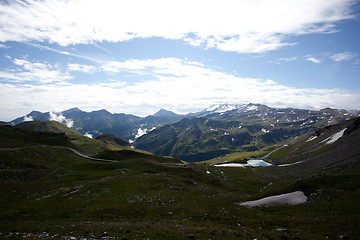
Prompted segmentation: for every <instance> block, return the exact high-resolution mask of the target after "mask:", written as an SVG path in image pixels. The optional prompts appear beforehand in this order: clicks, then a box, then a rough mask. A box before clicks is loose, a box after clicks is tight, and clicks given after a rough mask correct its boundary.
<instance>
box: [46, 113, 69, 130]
mask: <svg viewBox="0 0 360 240" xmlns="http://www.w3.org/2000/svg"><path fill="white" fill-rule="evenodd" d="M49 121H57V122H59V123H62V124H64V125H66V126H67V127H69V128H71V127H73V126H74V121H73V120H71V119H67V118H66V117H65V116H63V115H62V114H61V113H55V112H52V111H51V112H50V117H49Z"/></svg>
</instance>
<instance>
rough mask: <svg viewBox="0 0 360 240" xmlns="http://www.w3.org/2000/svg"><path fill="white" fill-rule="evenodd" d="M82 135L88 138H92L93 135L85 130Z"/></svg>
mask: <svg viewBox="0 0 360 240" xmlns="http://www.w3.org/2000/svg"><path fill="white" fill-rule="evenodd" d="M84 136H85V137H88V138H93V135H92V134H91V133H89V132H86V133H85V134H84Z"/></svg>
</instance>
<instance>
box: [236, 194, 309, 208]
mask: <svg viewBox="0 0 360 240" xmlns="http://www.w3.org/2000/svg"><path fill="white" fill-rule="evenodd" d="M306 201H307V197H306V196H305V194H304V192H302V191H296V192H292V193H285V194H280V195H275V196H271V197H266V198H261V199H259V200H255V201H249V202H243V203H240V206H246V207H262V206H267V205H286V204H289V205H296V204H303V203H306Z"/></svg>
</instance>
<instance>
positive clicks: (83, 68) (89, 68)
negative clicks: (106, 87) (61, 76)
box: [67, 63, 96, 73]
mask: <svg viewBox="0 0 360 240" xmlns="http://www.w3.org/2000/svg"><path fill="white" fill-rule="evenodd" d="M67 69H68V71H70V72H84V73H94V72H96V67H95V66H93V65H84V64H78V63H69V64H68V66H67Z"/></svg>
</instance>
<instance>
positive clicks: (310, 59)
mask: <svg viewBox="0 0 360 240" xmlns="http://www.w3.org/2000/svg"><path fill="white" fill-rule="evenodd" d="M305 60H306V61H310V62H313V63H321V61H320V60H319V59H317V58H314V57H311V56H307V57H306V59H305Z"/></svg>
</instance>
